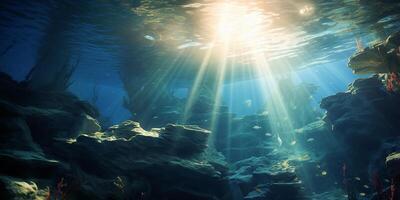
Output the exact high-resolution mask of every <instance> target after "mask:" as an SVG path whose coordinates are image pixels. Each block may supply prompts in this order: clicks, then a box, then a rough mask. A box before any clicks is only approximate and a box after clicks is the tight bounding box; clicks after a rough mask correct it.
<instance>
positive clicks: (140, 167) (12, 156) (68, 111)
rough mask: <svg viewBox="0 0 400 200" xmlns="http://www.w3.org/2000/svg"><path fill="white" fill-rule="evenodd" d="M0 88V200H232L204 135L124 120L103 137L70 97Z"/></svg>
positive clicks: (4, 82)
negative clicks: (144, 127)
mask: <svg viewBox="0 0 400 200" xmlns="http://www.w3.org/2000/svg"><path fill="white" fill-rule="evenodd" d="M0 82H1V84H0V113H1V114H0V118H1V120H0V132H1V134H0V137H1V141H0V162H1V163H2V164H1V167H0V199H48V198H51V199H54V198H55V197H57V198H58V199H62V197H66V198H67V199H96V200H98V199H142V200H147V199H149V200H150V199H158V200H162V199H194V200H196V199H201V200H203V199H230V197H229V184H228V178H227V167H226V163H224V161H223V157H222V158H221V156H219V155H218V154H217V153H215V152H214V153H213V152H212V151H210V150H209V149H208V146H207V143H208V138H209V136H210V132H209V131H207V130H204V129H201V128H199V127H197V126H189V125H185V126H183V125H176V124H169V125H167V126H165V127H163V128H157V129H151V130H149V131H146V130H145V129H143V128H142V127H141V126H140V124H139V123H137V122H133V121H125V122H123V123H121V124H119V125H115V126H112V127H110V128H108V129H105V130H104V131H103V132H101V127H100V126H99V124H98V122H97V120H96V119H95V118H96V117H97V116H98V115H97V112H96V111H95V109H93V108H92V107H91V106H90V105H89V104H87V103H85V102H83V101H80V100H79V99H77V98H76V97H75V96H73V95H72V94H69V93H61V92H43V91H33V90H29V89H27V88H26V87H25V86H24V85H23V84H21V83H17V82H15V81H13V80H11V79H10V78H9V77H7V76H5V75H4V74H1V76H0Z"/></svg>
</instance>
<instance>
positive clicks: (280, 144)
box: [276, 134, 283, 146]
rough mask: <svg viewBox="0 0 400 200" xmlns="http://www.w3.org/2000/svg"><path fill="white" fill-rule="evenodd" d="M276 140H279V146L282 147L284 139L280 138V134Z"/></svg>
mask: <svg viewBox="0 0 400 200" xmlns="http://www.w3.org/2000/svg"><path fill="white" fill-rule="evenodd" d="M276 139H277V140H278V144H279V146H282V143H283V142H282V139H281V137H280V136H279V134H278V135H277V136H276Z"/></svg>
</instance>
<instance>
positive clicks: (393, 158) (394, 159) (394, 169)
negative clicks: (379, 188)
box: [386, 153, 400, 177]
mask: <svg viewBox="0 0 400 200" xmlns="http://www.w3.org/2000/svg"><path fill="white" fill-rule="evenodd" d="M386 166H387V168H388V171H389V173H390V175H391V176H392V177H396V176H400V153H393V154H390V155H389V156H388V157H386Z"/></svg>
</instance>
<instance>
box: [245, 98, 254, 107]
mask: <svg viewBox="0 0 400 200" xmlns="http://www.w3.org/2000/svg"><path fill="white" fill-rule="evenodd" d="M244 105H246V107H248V108H250V107H251V106H252V101H251V99H247V100H246V101H244Z"/></svg>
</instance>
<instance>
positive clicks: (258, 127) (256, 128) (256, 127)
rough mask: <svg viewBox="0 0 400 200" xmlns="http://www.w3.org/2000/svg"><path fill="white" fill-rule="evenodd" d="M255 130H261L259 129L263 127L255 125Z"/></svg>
mask: <svg viewBox="0 0 400 200" xmlns="http://www.w3.org/2000/svg"><path fill="white" fill-rule="evenodd" d="M253 129H254V130H259V129H261V126H257V125H255V126H253Z"/></svg>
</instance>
